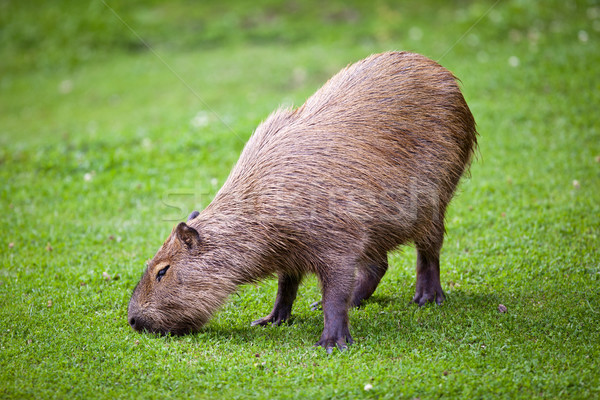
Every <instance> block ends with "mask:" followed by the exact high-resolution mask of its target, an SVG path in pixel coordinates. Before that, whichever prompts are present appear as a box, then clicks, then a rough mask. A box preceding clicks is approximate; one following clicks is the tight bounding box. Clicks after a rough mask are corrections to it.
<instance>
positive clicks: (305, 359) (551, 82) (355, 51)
mask: <svg viewBox="0 0 600 400" xmlns="http://www.w3.org/2000/svg"><path fill="white" fill-rule="evenodd" d="M599 39H600V3H599V2H598V1H594V0H577V1H525V0H500V1H447V2H438V1H433V0H425V1H419V2H408V1H337V0H336V1H327V2H323V1H301V0H296V1H258V2H246V1H228V2H224V1H198V2H193V1H179V0H178V1H171V2H168V3H165V2H159V1H138V0H132V1H112V0H105V1H96V0H94V1H35V0H32V1H0V184H1V186H0V206H1V213H0V224H1V230H0V351H1V357H0V371H1V372H0V378H1V379H0V397H2V398H55V397H57V398H65V397H79V398H114V397H117V398H126V397H132V398H362V397H366V398H394V399H395V398H440V397H451V398H466V397H469V398H470V397H473V398H489V397H494V398H496V397H503V398H519V397H521V398H532V397H540V398H557V397H560V398H597V397H598V396H600V373H599V372H600V366H599V364H598V359H600V346H599V343H600V333H599V330H598V325H599V323H600V317H599V315H600V314H599V313H600V289H599V288H600V286H599V281H600V269H599V266H600V254H599V237H600V132H599V127H600V117H599V114H598V106H599V105H600V76H599V74H598V65H600V51H598V49H599V46H598V43H599V42H598V40H599ZM387 50H408V51H414V52H418V53H422V54H424V55H426V56H428V57H430V58H432V59H434V60H438V61H439V62H440V63H441V64H442V65H444V66H445V67H447V68H449V69H450V70H451V71H452V72H454V73H455V75H456V76H457V77H458V78H460V80H461V82H462V83H461V87H462V89H463V92H464V94H465V98H466V100H467V102H468V103H469V105H470V107H471V110H472V112H473V114H474V116H475V119H476V121H477V123H478V130H479V132H480V134H481V136H480V140H479V142H480V150H479V154H478V157H477V159H476V160H475V161H474V164H473V166H472V168H471V176H470V178H467V179H465V181H464V182H463V184H462V185H461V188H460V190H459V193H458V195H457V198H456V199H455V201H454V202H453V203H452V205H451V207H450V209H449V213H448V216H447V220H448V223H447V229H448V234H447V237H446V241H445V246H444V249H443V254H442V267H441V268H442V285H443V287H444V290H445V291H446V293H447V295H448V299H447V301H446V302H445V303H444V305H443V306H441V307H434V306H427V307H424V308H420V309H419V308H417V307H415V306H414V305H410V304H408V302H409V300H410V299H411V298H412V294H413V293H414V264H415V256H414V251H413V250H412V249H411V248H410V247H407V248H405V250H404V251H398V252H394V253H393V254H391V255H390V265H391V268H390V271H389V272H388V273H387V274H386V276H385V278H384V280H383V281H382V283H381V285H380V287H379V288H378V289H377V292H376V293H375V295H374V296H373V299H372V300H371V301H369V302H368V303H367V304H366V306H365V307H362V308H360V309H357V310H353V311H352V312H351V317H350V318H351V330H352V333H353V336H354V338H355V339H356V343H355V344H354V345H353V346H352V347H351V348H350V350H349V351H347V352H345V353H337V352H336V353H334V354H333V355H332V356H327V355H326V354H325V353H324V351H322V350H321V349H315V348H313V347H312V344H313V343H314V342H315V341H316V340H317V339H318V336H319V334H320V331H321V329H322V315H321V313H319V312H314V311H311V310H310V307H309V305H310V303H311V302H312V301H314V300H316V299H318V298H319V296H320V294H319V289H318V285H317V283H316V281H315V280H314V279H307V281H306V282H305V284H304V285H303V286H302V287H301V290H300V295H299V297H298V300H297V302H296V305H295V308H294V314H293V315H294V319H293V320H292V321H291V323H290V324H288V325H286V326H283V327H280V328H277V329H271V328H267V329H256V328H251V327H250V326H249V323H250V321H252V320H254V319H256V318H258V317H260V316H262V315H263V314H266V313H267V312H268V311H269V309H270V307H271V304H272V301H273V299H274V296H275V291H276V282H274V281H268V282H266V283H264V284H262V285H258V286H247V287H243V288H241V289H240V292H239V296H232V298H231V299H230V302H229V303H228V304H227V305H226V306H225V307H224V308H223V310H222V311H221V312H219V313H218V314H217V315H216V316H215V318H214V319H213V320H212V321H211V323H210V324H208V326H207V327H206V329H204V330H203V331H201V332H200V333H198V334H195V335H191V336H187V337H184V338H171V337H166V338H158V337H154V336H151V335H140V334H137V333H134V332H132V331H131V330H130V329H129V327H128V325H127V321H126V308H127V302H128V300H129V296H130V294H131V291H132V289H133V287H134V286H135V284H136V283H137V280H138V279H139V276H140V274H141V272H142V270H143V267H144V262H145V260H147V259H148V258H150V257H151V256H152V255H153V254H154V252H155V251H156V249H157V248H158V247H159V246H160V244H161V243H162V241H163V240H164V238H165V237H166V236H167V235H168V233H169V232H170V230H171V228H172V226H173V225H174V224H175V223H176V222H177V221H179V220H181V219H183V218H185V216H186V215H187V214H188V213H189V212H190V211H191V210H192V209H202V208H203V207H205V206H206V205H207V204H208V203H209V202H210V200H211V199H212V196H214V194H215V193H216V191H217V190H218V189H219V187H220V186H221V184H222V183H223V182H224V180H225V179H226V177H227V175H228V173H229V171H230V169H231V167H232V166H233V165H234V163H235V161H236V160H237V157H238V155H239V153H240V151H241V149H242V147H243V145H244V143H245V142H246V140H247V139H248V137H249V136H250V134H251V133H252V131H253V130H254V129H255V128H256V126H257V125H258V124H259V123H260V121H262V120H264V119H265V118H266V117H267V115H268V114H269V113H270V112H271V111H273V110H274V109H276V108H277V107H278V106H280V105H296V106H298V105H300V104H302V103H303V102H304V100H305V99H306V98H307V97H308V96H310V94H312V93H313V92H314V91H315V90H316V89H317V88H318V87H320V86H321V85H322V84H323V83H324V82H325V81H326V80H327V79H328V78H330V77H331V76H332V75H333V74H335V73H336V72H337V71H338V70H339V69H341V68H342V67H344V66H345V65H347V64H348V63H351V62H354V61H357V60H359V59H361V58H364V57H366V56H368V55H369V54H372V53H376V52H381V51H387ZM499 304H503V305H505V306H506V307H507V309H508V312H506V313H499V312H498V306H499ZM367 384H368V385H371V386H372V388H371V389H369V390H366V389H365V388H366V387H367V388H368V386H365V385H367Z"/></svg>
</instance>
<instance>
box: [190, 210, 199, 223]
mask: <svg viewBox="0 0 600 400" xmlns="http://www.w3.org/2000/svg"><path fill="white" fill-rule="evenodd" d="M198 215H200V211H192V213H191V214H190V215H189V217H188V219H187V221H188V222H190V221H191V220H193V219H194V218H196V217H197V216H198Z"/></svg>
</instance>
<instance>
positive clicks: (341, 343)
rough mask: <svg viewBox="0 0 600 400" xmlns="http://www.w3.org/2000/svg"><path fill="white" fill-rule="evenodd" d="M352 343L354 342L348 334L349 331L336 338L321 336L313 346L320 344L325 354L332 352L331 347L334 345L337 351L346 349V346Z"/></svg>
mask: <svg viewBox="0 0 600 400" xmlns="http://www.w3.org/2000/svg"><path fill="white" fill-rule="evenodd" d="M352 343H354V340H353V339H352V336H350V333H348V334H346V335H342V336H340V337H338V338H334V337H329V338H323V337H321V340H319V341H318V342H317V343H316V344H315V346H321V347H323V348H324V349H325V351H326V352H327V354H331V353H333V349H334V348H336V347H337V348H338V350H339V351H345V350H348V346H350V345H351V344H352Z"/></svg>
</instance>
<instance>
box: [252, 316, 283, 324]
mask: <svg viewBox="0 0 600 400" xmlns="http://www.w3.org/2000/svg"><path fill="white" fill-rule="evenodd" d="M289 319H290V314H287V315H274V314H269V315H267V316H266V317H263V318H260V319H257V320H256V321H252V322H251V323H250V326H256V325H260V326H267V325H269V324H270V325H273V326H279V325H281V324H282V323H284V322H286V321H287V320H289Z"/></svg>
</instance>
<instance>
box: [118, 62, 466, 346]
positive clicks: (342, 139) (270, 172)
mask: <svg viewBox="0 0 600 400" xmlns="http://www.w3.org/2000/svg"><path fill="white" fill-rule="evenodd" d="M476 135H477V132H476V130H475V121H474V119H473V116H472V115H471V112H470V111H469V108H468V106H467V104H466V103H465V100H464V98H463V96H462V94H461V92H460V89H459V87H458V85H457V83H456V80H455V78H454V76H453V75H452V74H451V73H450V72H449V71H448V70H446V69H444V68H443V67H441V66H440V65H439V64H437V63H435V62H434V61H432V60H430V59H428V58H426V57H424V56H422V55H418V54H412V53H406V52H389V53H383V54H376V55H373V56H370V57H368V58H366V59H364V60H362V61H359V62H357V63H355V64H353V65H350V66H348V67H346V68H345V69H343V70H342V71H340V72H339V73H338V74H337V75H335V76H334V77H333V78H331V79H330V80H329V81H328V82H327V83H326V84H325V85H324V86H323V87H322V88H321V89H319V90H318V91H317V92H316V93H315V94H314V95H313V96H312V97H310V98H309V99H308V100H307V101H306V103H305V104H304V105H302V106H301V107H300V108H297V109H280V110H277V111H275V112H274V113H273V114H272V115H271V116H269V118H267V120H266V121H264V122H263V123H262V124H261V125H260V126H259V127H258V128H257V129H256V131H255V132H254V134H253V135H252V137H251V138H250V139H249V141H248V143H247V144H246V147H245V148H244V150H243V152H242V154H241V156H240V159H239V161H238V163H237V165H236V166H235V167H234V169H233V171H232V172H231V174H230V175H229V178H228V179H227V181H226V182H225V184H224V185H223V187H222V188H221V190H220V191H219V192H218V193H217V195H216V196H215V198H214V200H213V201H212V203H211V204H210V205H209V206H208V207H206V209H204V211H202V212H201V213H200V214H199V215H198V213H194V214H192V215H191V216H190V219H189V220H188V221H187V224H186V223H183V222H182V223H180V224H179V225H177V226H176V227H175V228H174V229H173V232H172V233H171V235H170V236H169V238H168V239H167V241H166V242H165V244H164V245H163V246H162V247H161V248H160V250H159V251H158V253H157V254H156V255H155V256H154V258H153V259H152V260H151V261H150V263H149V265H148V268H147V270H146V271H145V272H144V275H143V277H142V279H141V281H140V283H139V284H138V286H137V287H136V289H135V290H134V293H133V296H132V298H131V301H130V303H129V322H130V324H131V326H132V327H133V328H134V329H136V330H148V331H151V332H161V333H168V332H170V333H174V334H182V333H187V332H193V331H196V330H198V329H199V328H200V327H201V326H202V325H203V324H204V323H206V322H207V321H208V319H209V318H210V317H211V315H212V314H213V313H214V312H215V310H217V309H218V308H219V306H220V305H222V304H223V302H224V301H225V300H226V298H227V296H228V295H229V294H231V293H233V292H234V291H235V288H236V286H238V285H241V284H245V283H250V282H256V281H259V280H262V279H264V278H267V277H269V276H272V275H277V276H278V277H279V290H278V293H277V298H276V301H275V305H274V307H273V311H272V312H271V313H270V314H269V315H267V316H266V317H264V318H262V319H259V320H257V321H255V322H254V323H253V324H257V325H266V324H270V323H272V324H276V325H278V324H280V323H281V322H283V321H285V320H287V319H288V318H289V316H290V313H291V309H292V303H293V301H294V299H295V297H296V292H297V288H298V285H299V283H300V281H301V279H302V277H303V276H304V275H305V274H306V273H314V274H316V275H317V276H318V278H319V280H320V282H321V287H322V295H323V297H322V307H323V314H324V330H323V334H322V336H321V339H320V340H319V342H318V343H317V344H319V345H321V346H323V347H325V348H327V349H328V351H330V350H331V349H332V348H333V347H335V346H337V347H339V348H345V347H346V346H347V343H352V338H351V336H350V331H349V327H348V308H349V307H350V306H357V305H359V304H360V303H361V301H362V300H364V299H367V298H368V297H369V296H371V294H372V293H373V292H374V291H375V288H376V287H377V285H378V283H379V281H380V279H381V278H382V276H383V275H384V273H385V271H386V270H387V268H388V264H387V253H388V251H390V250H392V249H394V248H396V247H398V246H399V245H402V244H406V243H409V242H413V243H414V244H415V246H416V249H417V283H416V293H415V296H414V299H413V301H414V302H416V303H417V304H419V305H423V304H425V303H426V302H429V301H435V302H437V303H438V304H439V303H441V302H442V301H443V299H444V294H443V291H442V288H441V284H440V275H439V254H440V249H441V247H442V242H443V237H444V231H445V229H444V214H445V210H446V206H447V205H448V203H449V202H450V200H451V198H452V196H453V194H454V191H455V189H456V186H457V184H458V182H459V180H460V178H461V176H462V174H463V172H464V171H465V169H466V168H468V166H469V163H470V160H471V157H472V154H473V152H474V150H475V148H476V146H477V138H476ZM167 266H169V267H168V269H165V268H166V267H167ZM161 270H162V272H160V273H159V271H161Z"/></svg>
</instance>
